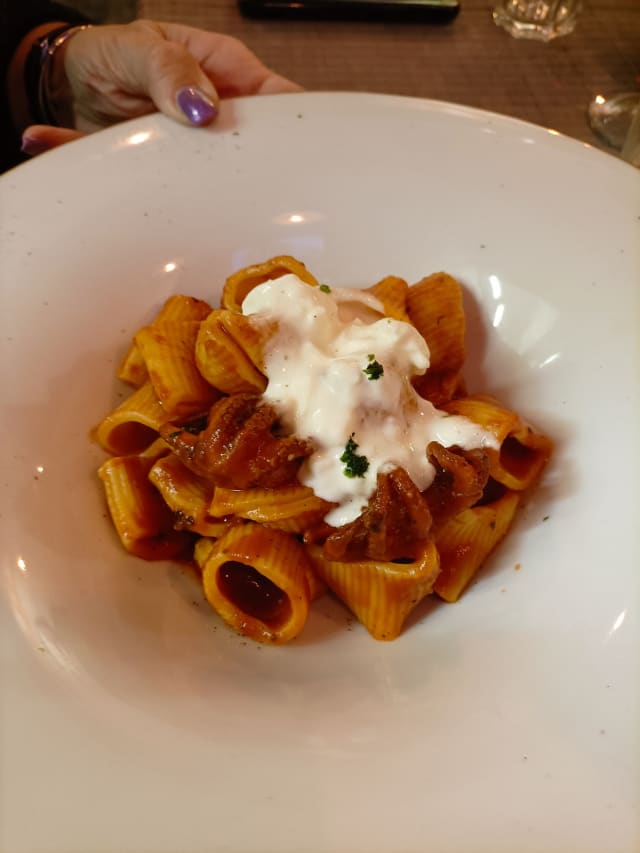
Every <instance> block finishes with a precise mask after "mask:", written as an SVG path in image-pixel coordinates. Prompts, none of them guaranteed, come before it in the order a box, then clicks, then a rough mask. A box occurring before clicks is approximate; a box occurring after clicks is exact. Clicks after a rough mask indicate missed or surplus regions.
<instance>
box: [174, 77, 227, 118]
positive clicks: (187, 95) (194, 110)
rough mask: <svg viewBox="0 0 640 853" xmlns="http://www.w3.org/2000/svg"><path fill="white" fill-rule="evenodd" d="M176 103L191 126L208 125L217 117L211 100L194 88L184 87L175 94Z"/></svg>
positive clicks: (216, 111)
mask: <svg viewBox="0 0 640 853" xmlns="http://www.w3.org/2000/svg"><path fill="white" fill-rule="evenodd" d="M176 103H177V104H178V106H179V107H180V109H181V110H182V112H183V113H184V114H185V115H186V117H187V118H188V119H189V121H190V122H191V124H197V125H201V124H208V123H209V122H210V121H211V120H212V119H214V118H215V117H216V116H217V115H218V108H217V107H216V105H215V104H214V103H213V101H212V100H211V98H209V97H208V96H207V95H205V93H204V92H202V91H201V90H200V89H197V88H196V87H195V86H185V87H184V88H183V89H180V90H179V91H178V92H177V94H176Z"/></svg>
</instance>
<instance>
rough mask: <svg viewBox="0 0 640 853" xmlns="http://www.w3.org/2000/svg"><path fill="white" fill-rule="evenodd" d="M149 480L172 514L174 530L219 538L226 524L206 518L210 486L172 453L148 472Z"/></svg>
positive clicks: (210, 484) (211, 492)
mask: <svg viewBox="0 0 640 853" xmlns="http://www.w3.org/2000/svg"><path fill="white" fill-rule="evenodd" d="M149 480H150V481H151V483H153V485H154V486H155V487H156V489H157V490H158V491H159V492H160V494H161V495H162V497H163V498H164V500H165V502H166V504H167V506H168V507H169V508H170V509H171V510H172V512H173V513H174V527H175V528H176V529H181V530H189V531H190V532H191V533H199V534H200V535H201V536H222V535H223V533H225V532H226V531H227V529H228V528H229V522H228V521H225V520H224V519H222V518H212V517H211V516H210V515H209V504H210V503H211V496H212V495H213V483H211V482H210V481H208V480H206V479H205V478H204V477H198V475H197V474H194V473H193V471H190V470H189V469H188V468H187V467H185V466H184V465H183V464H182V462H181V461H180V460H179V459H178V457H177V456H175V455H174V454H173V453H170V454H169V455H168V456H164V457H163V458H162V459H159V460H158V461H157V462H156V463H155V464H154V465H153V467H152V468H151V470H150V471H149Z"/></svg>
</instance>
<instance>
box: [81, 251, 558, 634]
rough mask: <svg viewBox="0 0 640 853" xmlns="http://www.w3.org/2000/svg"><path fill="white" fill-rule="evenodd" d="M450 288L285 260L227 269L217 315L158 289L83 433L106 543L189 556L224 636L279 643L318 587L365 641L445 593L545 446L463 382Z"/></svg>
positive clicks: (460, 584)
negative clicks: (111, 403)
mask: <svg viewBox="0 0 640 853" xmlns="http://www.w3.org/2000/svg"><path fill="white" fill-rule="evenodd" d="M464 361H465V317H464V311H463V306H462V292H461V287H460V284H459V283H458V282H457V281H456V280H455V279H454V278H452V277H451V276H449V275H447V274H446V273H436V274H433V275H430V276H427V277H426V278H423V279H422V280H421V281H419V282H417V283H416V284H413V285H411V286H409V285H408V284H407V282H406V281H404V280H403V279H401V278H398V277H395V276H388V277H386V278H383V279H382V280H381V281H379V282H377V283H376V284H374V285H372V286H371V287H369V288H367V289H364V290H351V289H348V288H336V287H332V286H330V285H328V284H324V283H319V282H318V281H317V280H316V279H315V278H314V277H313V275H311V273H310V272H309V271H308V270H307V269H306V267H305V266H304V265H303V264H302V263H301V262H299V261H297V260H296V259H294V258H291V257H288V256H279V257H275V258H272V259H270V260H268V261H266V262H265V263H262V264H256V265H254V266H250V267H247V268H245V269H243V270H240V271H239V272H236V273H234V274H233V275H231V276H230V277H229V278H228V279H227V281H226V283H225V286H224V289H223V292H222V298H221V303H220V307H219V308H215V309H214V308H212V307H211V306H210V305H208V304H207V303H206V302H204V301H202V300H199V299H195V298H193V297H189V296H179V295H178V296H172V297H170V298H169V299H168V300H167V301H166V302H165V304H164V306H163V307H162V309H161V310H160V312H159V313H158V315H157V316H156V317H155V319H154V320H153V322H151V323H150V324H149V325H147V326H145V327H143V328H141V329H140V330H139V331H138V332H137V333H136V335H135V336H134V338H133V342H132V344H131V346H130V348H129V350H128V352H127V353H126V355H125V357H124V359H123V361H122V363H121V364H120V367H119V369H118V371H117V375H118V377H119V379H121V380H123V381H124V382H126V383H128V384H129V385H131V386H133V389H134V390H133V392H132V393H131V395H130V396H129V397H127V399H125V400H124V402H123V403H122V404H121V405H119V406H118V407H117V408H116V409H115V410H114V411H113V412H111V413H110V414H108V415H107V416H106V417H105V418H104V419H103V420H102V422H101V423H100V424H99V425H98V426H97V427H96V429H95V430H94V437H95V439H96V440H97V441H98V442H99V444H100V445H101V446H102V447H103V448H104V450H105V451H107V453H108V454H109V458H108V459H107V461H106V462H104V464H103V465H102V466H101V468H100V470H99V476H100V479H101V481H102V483H103V485H104V489H105V493H106V499H107V503H108V506H109V511H110V514H111V518H112V520H113V524H114V526H115V529H116V531H117V533H118V536H119V537H120V540H121V542H122V545H123V546H124V547H125V548H126V550H127V551H129V552H130V553H131V554H133V555H135V556H138V557H142V558H143V559H146V560H165V559H193V560H194V562H195V564H196V565H197V567H198V568H199V570H200V572H201V577H202V584H203V589H204V594H205V596H206V598H207V600H208V602H209V603H210V604H211V606H212V607H213V608H214V609H215V610H216V611H217V613H218V614H219V615H220V616H221V617H222V618H223V619H224V620H225V622H227V623H228V624H229V625H230V626H231V627H232V628H234V629H236V630H237V631H239V632H240V633H242V634H244V635H247V636H249V637H251V638H253V639H255V640H257V641H260V642H266V643H284V642H287V641H289V640H291V639H293V638H294V637H296V636H297V635H298V634H299V633H300V631H301V630H302V628H303V626H304V624H305V621H306V619H307V615H308V613H309V608H310V606H311V604H312V602H313V601H314V600H315V599H316V598H318V597H320V596H322V595H324V594H325V593H327V592H328V591H329V592H331V593H332V594H333V595H335V596H336V597H337V598H338V599H340V600H341V601H342V602H343V603H344V604H345V605H346V606H347V607H348V608H349V609H350V610H351V611H352V613H353V614H354V615H355V616H356V617H357V618H358V619H359V620H360V622H362V624H363V625H364V626H365V627H366V628H367V630H368V631H369V633H370V634H371V635H372V636H373V637H374V638H376V639H378V640H391V639H394V638H395V637H397V636H398V635H399V634H400V633H401V631H402V626H403V624H404V622H405V620H406V618H407V616H408V615H409V613H410V612H411V611H412V610H413V609H414V608H415V607H416V605H417V604H418V603H419V602H420V601H422V600H423V599H424V598H425V596H428V595H430V594H432V593H435V594H436V595H438V596H439V597H440V598H442V599H444V600H445V601H449V602H453V601H456V600H457V599H458V598H459V596H460V595H461V594H462V592H463V591H464V589H465V588H466V587H467V585H468V584H469V582H470V581H471V579H472V578H473V577H474V575H475V574H476V572H477V571H478V569H479V568H480V566H481V565H482V563H483V562H484V561H485V560H486V558H487V556H488V555H489V554H490V553H491V551H492V550H493V549H494V548H495V547H496V545H497V544H498V543H499V542H500V541H501V539H502V538H503V537H504V536H505V534H506V533H507V531H508V529H509V527H510V525H511V523H512V521H513V519H514V516H515V513H516V510H517V508H518V505H519V504H520V502H521V501H522V499H523V497H524V495H525V494H526V493H527V492H528V491H529V490H530V489H531V488H532V487H533V486H534V485H535V484H536V482H537V481H538V480H539V478H540V475H541V473H542V471H543V469H544V467H545V465H546V463H547V461H548V459H549V456H550V453H551V442H550V440H549V439H548V438H546V437H545V436H544V435H542V434H541V433H539V432H537V431H536V430H534V429H533V428H532V427H531V426H530V425H529V424H527V423H526V422H525V421H524V420H523V419H522V418H521V417H520V415H518V414H517V413H516V412H513V411H511V410H509V409H508V408H506V407H505V406H504V405H502V404H501V403H499V402H498V401H497V400H495V399H493V398H492V397H489V396H486V395H478V394H474V395H469V394H468V393H467V391H466V388H465V385H464V381H463V367H464Z"/></svg>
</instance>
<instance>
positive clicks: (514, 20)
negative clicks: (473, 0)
mask: <svg viewBox="0 0 640 853" xmlns="http://www.w3.org/2000/svg"><path fill="white" fill-rule="evenodd" d="M581 6H582V3H581V0H501V2H500V3H498V4H497V5H496V6H494V9H493V20H494V21H495V22H496V24H498V25H499V26H501V27H503V28H504V29H505V30H507V32H508V33H510V34H511V35H512V36H515V37H516V38H527V39H538V40H539V41H551V39H554V38H557V37H558V36H566V35H567V34H568V33H570V32H572V30H573V29H574V27H575V25H576V18H577V16H578V12H579V11H580V8H581Z"/></svg>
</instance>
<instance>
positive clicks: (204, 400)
mask: <svg viewBox="0 0 640 853" xmlns="http://www.w3.org/2000/svg"><path fill="white" fill-rule="evenodd" d="M199 328H200V323H196V322H192V321H188V322H181V323H154V324H153V325H151V326H145V327H144V328H143V329H140V331H139V332H137V334H136V337H135V341H136V344H137V345H138V346H139V347H140V352H141V353H142V357H143V358H144V362H145V364H146V366H147V370H148V371H149V379H150V380H151V384H152V385H153V388H154V390H155V392H156V394H157V395H158V400H160V402H161V403H162V406H163V407H164V410H165V412H166V416H167V418H170V417H173V418H176V417H188V416H189V415H194V414H199V413H200V412H204V411H206V410H207V409H209V407H210V406H211V405H212V404H213V403H214V402H215V400H217V399H218V397H219V396H220V394H219V393H218V392H217V391H216V390H215V388H212V387H211V385H209V383H208V382H207V381H206V380H205V379H204V378H203V377H202V376H201V374H200V371H199V370H198V368H197V366H196V358H195V345H196V338H197V335H198V329H199Z"/></svg>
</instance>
